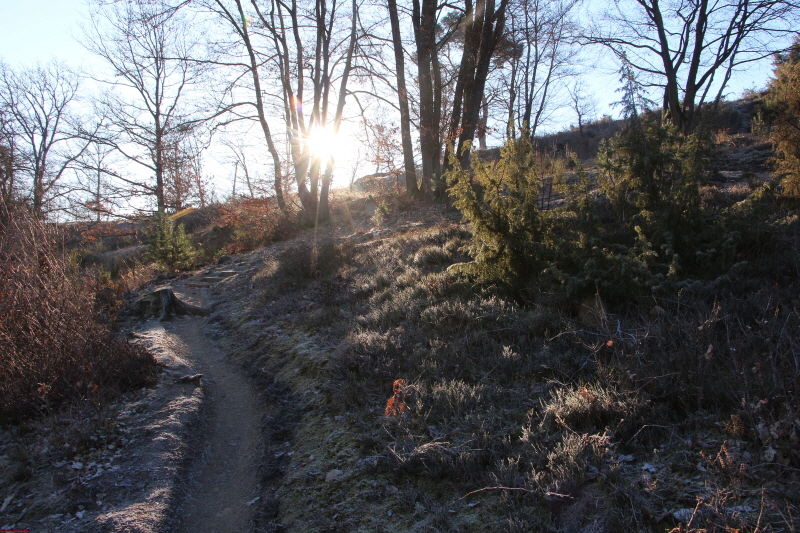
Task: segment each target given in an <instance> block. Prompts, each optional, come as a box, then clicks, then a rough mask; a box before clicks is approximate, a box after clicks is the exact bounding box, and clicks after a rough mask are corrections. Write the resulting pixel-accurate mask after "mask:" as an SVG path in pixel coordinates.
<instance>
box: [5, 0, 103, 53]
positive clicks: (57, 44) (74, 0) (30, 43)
mask: <svg viewBox="0 0 800 533" xmlns="http://www.w3.org/2000/svg"><path fill="white" fill-rule="evenodd" d="M87 13H88V7H87V5H86V3H85V2H84V0H0V57H2V58H3V60H4V61H6V62H7V63H9V64H10V65H11V66H14V67H19V66H31V65H34V64H36V62H37V61H40V62H42V63H44V62H46V61H48V60H49V59H50V58H52V57H55V58H57V59H61V60H64V61H65V62H67V63H69V64H70V65H72V66H75V67H78V66H81V65H82V63H83V62H84V60H85V59H87V58H86V55H87V54H86V52H85V50H84V49H83V48H82V47H81V45H80V44H78V43H77V42H76V41H75V39H74V38H73V37H72V35H73V34H74V35H79V34H80V26H79V24H80V23H81V21H82V20H84V19H86V18H87V17H88V15H87Z"/></svg>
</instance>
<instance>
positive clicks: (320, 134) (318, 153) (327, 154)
mask: <svg viewBox="0 0 800 533" xmlns="http://www.w3.org/2000/svg"><path fill="white" fill-rule="evenodd" d="M308 147H309V149H310V150H311V154H312V155H313V156H314V157H319V158H320V159H321V160H322V161H329V160H331V159H333V157H334V156H335V155H336V152H337V150H338V149H339V136H338V135H337V134H336V133H334V131H333V128H332V127H318V126H315V127H313V128H311V131H309V132H308Z"/></svg>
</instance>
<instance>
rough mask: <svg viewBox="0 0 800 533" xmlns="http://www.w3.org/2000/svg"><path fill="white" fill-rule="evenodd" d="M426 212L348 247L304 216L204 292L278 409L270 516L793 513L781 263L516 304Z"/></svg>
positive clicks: (590, 522) (551, 525) (792, 341)
mask: <svg viewBox="0 0 800 533" xmlns="http://www.w3.org/2000/svg"><path fill="white" fill-rule="evenodd" d="M705 194H706V195H707V196H708V197H709V198H712V197H714V198H715V201H717V202H723V200H720V199H719V198H716V196H718V195H719V194H721V193H719V192H718V191H717V192H715V191H705ZM715 195H716V196H715ZM425 209H427V211H425V212H424V217H423V218H427V222H428V224H427V225H428V226H429V227H417V228H416V229H414V228H411V229H408V230H407V231H398V232H395V233H393V234H391V235H389V236H381V237H379V238H377V239H374V240H370V241H367V242H363V243H357V244H353V242H352V241H351V240H342V239H339V240H334V239H332V238H329V237H323V236H319V235H316V236H314V235H313V234H306V235H304V236H302V237H300V238H299V239H296V240H295V241H290V242H289V243H286V244H284V245H282V246H281V247H280V248H272V249H269V250H268V251H267V252H263V253H264V259H263V261H261V262H260V263H259V265H260V266H259V268H257V269H255V270H253V271H252V272H251V273H250V275H249V277H247V278H246V279H239V280H238V281H235V282H232V283H231V284H228V285H227V286H221V287H220V288H219V290H220V291H223V290H224V291H226V292H224V293H223V292H220V293H219V296H220V297H221V298H223V299H224V300H225V303H223V304H221V306H220V308H219V311H218V313H217V314H216V320H219V321H220V322H222V323H223V324H224V326H225V327H226V328H227V329H228V332H229V338H230V339H233V340H232V341H231V342H232V344H231V346H230V347H231V349H232V351H233V352H234V353H235V354H236V356H237V357H239V358H240V359H241V360H242V361H243V362H244V363H245V364H246V365H248V366H249V367H250V368H251V369H252V371H253V372H254V373H255V374H256V375H258V376H261V380H262V383H263V387H264V393H265V395H266V396H267V398H268V399H270V400H271V401H272V404H273V405H275V409H274V411H273V412H272V413H271V417H270V419H269V420H268V421H267V424H266V428H267V434H268V437H269V438H270V447H269V449H268V450H267V456H266V458H265V463H264V469H263V475H264V478H265V480H268V481H270V482H272V483H279V484H280V487H279V489H278V490H277V491H276V492H275V493H270V494H265V498H264V501H266V502H267V504H266V505H265V506H264V513H263V516H262V518H261V520H260V526H261V527H262V528H263V529H264V530H286V531H622V530H640V531H667V530H670V529H672V528H673V527H676V526H678V524H679V523H680V522H683V523H684V524H686V523H688V522H689V521H691V527H700V526H702V527H705V528H708V529H709V530H717V531H725V530H726V529H725V528H726V527H733V528H741V529H742V530H744V531H756V530H758V529H757V528H758V527H761V528H762V530H775V531H780V530H785V531H788V530H794V528H795V527H796V524H795V520H794V519H793V518H792V516H797V506H798V504H799V503H800V499H798V487H799V485H798V472H800V471H799V470H798V468H799V467H800V457H798V452H797V449H796V448H797V442H798V437H797V436H798V432H800V422H798V421H797V416H798V408H797V402H796V396H795V395H794V392H795V390H796V386H797V382H798V377H797V368H795V367H796V346H797V340H798V328H797V326H798V311H797V301H796V299H793V298H792V297H791V296H790V295H791V294H792V287H793V286H796V282H792V281H791V274H789V278H788V281H787V280H784V281H783V282H781V281H780V279H783V278H780V276H779V275H777V274H776V276H778V278H779V279H775V276H773V279H772V280H771V281H770V282H769V283H771V284H772V285H771V286H770V285H769V284H767V285H765V284H764V283H763V282H761V281H760V280H753V279H751V280H750V282H751V284H752V289H750V288H749V287H745V288H743V290H742V291H740V293H738V294H737V295H736V296H734V295H729V296H727V297H725V296H723V297H722V298H718V299H716V300H715V299H714V298H711V299H709V300H688V299H685V300H681V299H680V298H679V299H678V300H676V301H655V300H654V301H653V302H652V307H651V308H650V309H649V310H645V311H643V312H642V311H640V312H638V313H636V314H633V315H631V316H622V315H614V314H610V313H609V312H607V311H606V310H604V309H602V307H601V306H598V305H594V304H593V303H592V302H586V303H587V305H586V306H585V307H584V308H583V309H581V310H578V309H567V310H565V309H561V308H558V307H550V306H548V305H547V304H546V303H542V304H541V305H539V306H533V307H527V308H523V307H520V306H518V305H517V304H515V303H514V302H513V301H511V300H509V299H507V298H505V297H503V296H502V294H501V292H499V291H498V290H496V289H495V288H493V287H485V286H477V285H473V284H471V283H470V282H469V281H468V280H464V279H462V278H460V277H459V276H458V275H457V274H455V273H454V272H453V271H452V270H450V271H448V270H447V267H448V266H449V265H451V264H454V263H457V262H460V261H464V260H466V259H467V258H466V257H464V256H463V253H462V251H461V249H462V247H463V246H464V244H465V243H466V242H467V241H468V239H469V238H470V233H469V230H468V228H466V227H464V226H462V225H459V224H458V223H456V222H453V221H451V220H447V219H445V218H444V217H437V216H436V215H433V214H432V213H431V212H430V208H429V207H428V208H425ZM795 219H796V216H795ZM795 219H792V218H791V217H789V218H788V219H786V221H785V224H786V225H787V227H788V228H790V230H787V231H788V233H786V235H795V236H796V234H797V225H798V224H797V220H795ZM437 220H438V221H437ZM431 223H433V224H432V225H431ZM345 229H346V228H345ZM773 244H776V243H773ZM784 244H785V243H784ZM791 246H792V245H791V243H789V247H790V249H791ZM258 253H262V252H258ZM792 253H793V254H794V255H792ZM789 255H790V256H791V257H794V259H790V260H789V261H790V262H791V261H792V260H794V261H796V257H795V256H796V255H797V247H796V243H795V244H794V252H791V251H790V253H789ZM777 270H778V271H780V269H777ZM751 273H752V271H751ZM234 283H236V284H238V285H234ZM795 294H796V292H795ZM742 295H743V296H742ZM547 301H548V300H547V298H543V299H542V302H547ZM242 305H244V309H242V307H241V306H242ZM399 378H403V379H405V380H406V381H407V384H410V387H409V388H408V391H407V392H409V397H408V398H407V400H406V401H407V403H408V405H409V409H408V411H407V413H406V414H405V415H404V416H402V417H390V418H388V419H387V418H384V417H383V416H382V415H383V411H384V407H385V405H386V401H387V399H388V398H389V397H390V396H391V395H392V383H393V381H394V380H396V379H399ZM695 510H696V512H695ZM684 530H687V529H684ZM689 530H691V528H689Z"/></svg>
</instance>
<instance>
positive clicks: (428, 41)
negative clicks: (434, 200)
mask: <svg viewBox="0 0 800 533" xmlns="http://www.w3.org/2000/svg"><path fill="white" fill-rule="evenodd" d="M436 7H437V2H436V0H422V7H421V8H420V4H419V0H414V2H413V14H412V17H413V23H414V39H415V41H416V45H417V72H418V78H417V79H418V83H419V129H420V132H419V148H420V154H421V156H422V191H423V193H424V194H426V195H430V194H431V192H432V189H431V184H432V183H433V166H434V165H433V159H434V157H438V155H437V154H436V144H437V141H438V139H437V138H436V137H435V134H436V132H437V131H438V120H439V119H438V117H435V116H434V101H433V74H432V72H431V58H432V55H433V54H435V53H436Z"/></svg>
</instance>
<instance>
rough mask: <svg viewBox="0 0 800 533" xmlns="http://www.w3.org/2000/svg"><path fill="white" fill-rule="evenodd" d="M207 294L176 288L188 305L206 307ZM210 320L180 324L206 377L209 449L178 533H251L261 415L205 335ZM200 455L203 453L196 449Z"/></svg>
mask: <svg viewBox="0 0 800 533" xmlns="http://www.w3.org/2000/svg"><path fill="white" fill-rule="evenodd" d="M203 293H204V291H203V290H194V289H182V288H180V287H176V294H178V297H179V298H181V299H182V300H184V301H189V302H191V303H195V304H204V303H205V302H204V301H203ZM206 326H207V319H203V318H186V319H181V320H178V321H176V329H175V331H174V334H175V335H176V336H178V337H179V338H180V339H181V340H182V341H183V342H184V343H185V345H186V353H187V355H188V359H189V363H190V364H191V367H192V369H193V370H194V371H196V372H198V373H201V374H203V386H204V388H205V392H206V395H207V396H206V398H207V401H208V407H207V420H206V424H205V426H204V427H205V428H206V429H205V431H206V434H205V435H203V439H202V443H203V445H204V446H205V448H204V450H203V451H202V456H201V457H198V458H197V460H196V463H195V465H196V466H195V467H194V468H193V469H192V474H191V479H190V480H189V486H188V496H187V498H186V500H185V501H184V503H183V518H182V521H181V524H180V527H179V529H178V531H180V532H182V533H194V532H197V531H250V529H251V517H252V511H253V509H254V508H255V507H257V506H255V505H253V503H254V499H255V498H256V497H257V496H258V479H257V466H258V456H259V451H260V446H261V432H260V429H259V427H260V422H261V412H260V403H259V399H258V396H257V395H256V394H255V392H254V391H253V388H252V385H251V384H250V380H249V378H248V377H247V376H246V375H244V373H243V372H242V370H241V369H240V368H239V367H238V365H237V364H236V363H235V362H232V361H229V360H228V359H227V358H226V357H225V354H224V353H222V352H221V351H220V349H219V348H218V347H217V346H216V345H215V344H214V343H213V342H211V341H210V340H209V339H208V338H207V337H206V335H205V328H206ZM197 451H198V452H199V450H197Z"/></svg>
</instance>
